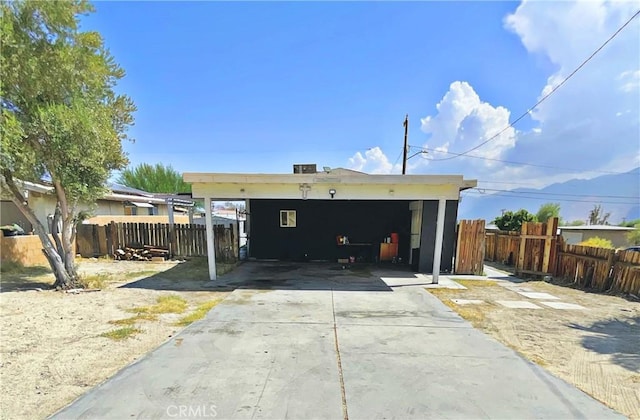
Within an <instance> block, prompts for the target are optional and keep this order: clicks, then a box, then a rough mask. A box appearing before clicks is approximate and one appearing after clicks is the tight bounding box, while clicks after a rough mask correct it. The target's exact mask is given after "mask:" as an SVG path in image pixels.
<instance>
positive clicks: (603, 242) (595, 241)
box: [578, 236, 613, 248]
mask: <svg viewBox="0 0 640 420" xmlns="http://www.w3.org/2000/svg"><path fill="white" fill-rule="evenodd" d="M578 245H582V246H593V247H596V248H613V243H611V241H610V240H608V239H604V238H600V237H598V236H594V237H593V238H589V239H587V240H586V241H582V242H580V243H579V244H578Z"/></svg>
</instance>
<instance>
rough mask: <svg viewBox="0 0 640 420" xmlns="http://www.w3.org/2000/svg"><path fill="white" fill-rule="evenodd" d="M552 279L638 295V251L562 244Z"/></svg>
mask: <svg viewBox="0 0 640 420" xmlns="http://www.w3.org/2000/svg"><path fill="white" fill-rule="evenodd" d="M555 274H556V277H558V278H562V279H565V280H573V282H574V283H575V284H576V285H578V286H579V287H581V288H584V289H594V290H597V291H600V292H604V291H612V292H617V293H631V294H633V295H636V296H639V295H640V252H637V251H616V250H614V249H607V248H596V247H590V246H580V245H567V244H562V245H561V246H560V251H559V252H558V264H557V269H556V273H555Z"/></svg>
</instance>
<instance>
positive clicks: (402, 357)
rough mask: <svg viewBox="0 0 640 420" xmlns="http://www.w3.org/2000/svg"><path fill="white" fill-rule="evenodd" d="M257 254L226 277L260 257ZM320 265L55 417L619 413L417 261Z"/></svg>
mask: <svg viewBox="0 0 640 420" xmlns="http://www.w3.org/2000/svg"><path fill="white" fill-rule="evenodd" d="M245 265H247V264H245ZM247 266H248V268H242V267H241V270H239V272H238V273H236V274H235V275H234V276H235V277H234V276H231V277H230V278H229V279H227V283H228V284H233V282H234V281H235V282H238V281H241V280H242V276H243V275H247V276H248V275H249V274H251V273H254V274H255V272H256V271H259V270H260V267H261V266H260V265H259V264H258V265H255V264H254V265H253V266H252V265H251V264H248V265H247ZM256 267H257V268H256ZM322 267H323V266H320V267H318V268H317V272H314V273H313V276H311V277H305V278H304V279H303V280H299V279H298V280H299V282H298V283H296V281H295V280H296V279H294V277H295V276H297V275H298V274H295V273H294V274H291V273H290V279H289V278H287V279H289V280H290V281H289V280H287V279H285V280H287V281H288V282H287V281H285V283H283V282H282V281H283V278H285V277H287V274H286V273H281V274H280V275H279V276H280V277H279V278H278V279H276V280H277V281H274V283H272V284H271V285H272V286H273V288H271V287H270V286H268V284H269V283H268V281H266V278H265V276H264V275H262V276H261V277H262V280H263V281H264V283H262V284H261V286H260V287H255V285H252V284H251V283H250V282H248V281H246V282H245V287H246V288H238V289H236V290H234V291H233V293H231V294H230V295H229V297H228V298H227V299H225V300H224V301H223V302H222V303H220V304H219V305H218V306H216V307H215V308H214V309H213V310H212V311H211V312H209V314H208V315H207V317H206V318H205V319H203V320H201V321H198V322H196V323H194V324H192V325H191V326H189V327H187V328H186V329H184V330H183V331H182V332H181V333H180V334H178V335H177V336H176V337H173V338H171V339H170V340H169V341H168V342H166V343H165V344H163V345H162V346H160V347H159V348H158V349H156V350H155V351H153V352H151V353H149V354H148V355H147V356H145V357H144V358H142V359H141V360H140V361H138V362H136V363H134V364H132V365H130V366H128V367H126V368H124V369H123V370H121V371H120V372H119V373H118V374H116V375H115V376H114V377H113V378H111V379H109V380H108V381H106V382H105V383H103V384H102V385H100V386H98V387H96V388H95V389H93V390H91V391H90V392H88V393H87V394H85V395H83V396H82V397H80V398H79V399H78V400H76V401H75V402H74V403H72V404H71V405H70V406H68V407H67V408H65V409H63V410H62V411H60V412H58V413H57V414H56V415H54V418H59V419H67V418H87V419H95V418H100V419H102V418H109V419H111V418H113V419H128V418H154V419H155V418H219V419H226V418H241V419H247V418H263V419H284V418H291V419H316V418H326V419H347V418H349V419H373V418H380V419H383V418H387V419H391V418H398V419H405V418H415V419H423V418H451V419H458V418H460V419H462V418H465V419H466V418H500V419H507V418H509V419H513V418H553V419H557V418H623V417H622V416H619V415H618V414H617V413H615V412H614V411H612V410H610V409H608V408H607V407H605V406H604V405H602V404H601V403H599V402H597V401H595V400H594V399H592V398H591V397H589V396H588V395H586V394H584V393H583V392H581V391H580V390H578V389H576V388H575V387H574V386H572V385H569V384H567V383H566V382H564V381H562V380H560V379H558V378H556V377H554V376H552V375H551V374H549V373H548V372H546V371H545V370H544V369H542V368H541V367H539V366H537V365H535V364H533V363H531V362H529V361H526V360H524V359H523V358H521V357H520V356H519V355H517V354H516V353H515V352H514V351H512V350H511V349H509V348H507V347H505V346H503V345H502V344H500V343H498V342H497V341H495V340H493V339H492V338H490V337H488V336H486V335H485V334H483V333H481V332H479V331H478V330H475V329H474V328H473V327H471V325H470V324H469V323H467V322H466V321H464V320H463V319H461V318H460V317H459V316H458V315H456V314H455V313H454V312H453V311H451V310H450V309H449V308H447V307H446V306H445V305H443V304H442V303H441V302H440V301H439V300H438V299H436V298H435V297H433V296H432V295H430V294H429V293H428V292H427V291H425V290H424V288H423V287H421V286H419V285H413V284H415V283H419V282H417V281H416V280H417V279H416V278H415V277H413V276H411V275H410V273H404V274H403V275H404V276H405V277H406V278H404V279H403V278H400V277H399V276H398V275H397V274H396V275H395V278H393V281H392V282H390V281H387V284H393V287H386V286H385V287H380V285H379V282H380V281H381V280H380V279H381V278H383V279H384V273H374V276H372V279H371V282H372V287H367V283H366V281H364V280H363V279H362V277H361V276H360V277H357V278H356V277H354V278H349V277H348V276H347V277H345V276H344V275H342V273H336V272H332V271H328V270H325V271H322V270H323V268H322ZM251 270H253V271H251ZM375 274H377V276H376V275H375ZM300 276H303V274H300ZM335 276H338V277H339V278H338V280H335V279H333V277H335ZM340 276H341V277H340ZM245 280H246V279H245ZM349 280H351V281H352V282H354V283H352V284H358V285H359V286H358V287H352V288H350V287H345V284H347V283H345V282H347V281H349ZM423 280H424V279H423ZM296 285H299V287H298V286H296ZM234 287H237V285H236V286H234Z"/></svg>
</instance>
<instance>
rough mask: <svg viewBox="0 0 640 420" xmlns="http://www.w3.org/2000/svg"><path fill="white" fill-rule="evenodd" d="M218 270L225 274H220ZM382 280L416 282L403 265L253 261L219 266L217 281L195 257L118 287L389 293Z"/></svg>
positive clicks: (202, 261)
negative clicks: (210, 277)
mask: <svg viewBox="0 0 640 420" xmlns="http://www.w3.org/2000/svg"><path fill="white" fill-rule="evenodd" d="M221 269H222V270H221ZM221 271H223V272H224V271H226V273H224V274H222V275H221ZM382 277H385V278H389V277H391V278H397V279H403V280H405V281H407V282H414V283H416V282H419V281H420V279H418V278H417V277H416V276H415V275H414V273H412V272H411V271H409V267H407V266H386V265H385V266H376V265H365V264H363V265H355V266H350V267H349V266H343V265H341V264H338V263H310V262H308V263H291V262H256V261H251V262H244V263H241V264H237V265H236V264H225V265H222V266H219V267H218V280H216V281H210V280H209V271H208V266H207V260H206V258H202V259H201V258H198V259H193V260H191V261H189V262H185V263H182V264H178V265H176V266H175V267H172V268H170V269H168V270H166V271H163V272H160V273H157V274H154V275H151V276H149V277H146V278H143V279H140V280H137V281H134V282H131V283H128V284H125V285H122V286H120V287H121V288H139V289H153V290H175V291H233V290H236V289H261V290H341V291H380V292H390V291H392V288H391V287H390V286H389V285H387V283H385V282H384V281H383V280H382Z"/></svg>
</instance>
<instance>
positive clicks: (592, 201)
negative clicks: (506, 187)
mask: <svg viewBox="0 0 640 420" xmlns="http://www.w3.org/2000/svg"><path fill="white" fill-rule="evenodd" d="M469 194H473V195H475V196H476V197H478V196H485V197H490V196H496V195H497V196H500V197H511V198H524V199H528V200H538V201H549V198H547V197H529V196H524V195H519V194H505V193H499V192H497V193H493V194H489V195H487V194H483V193H481V192H480V191H468V192H467V195H469ZM553 201H561V202H574V203H587V204H629V205H637V204H638V203H637V202H634V203H629V202H623V201H602V200H574V199H570V198H556V199H554V200H553Z"/></svg>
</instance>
